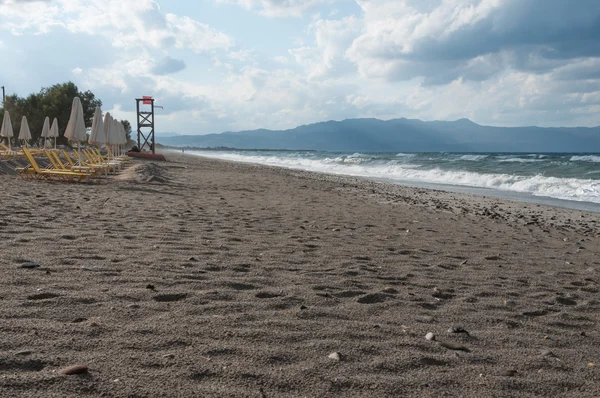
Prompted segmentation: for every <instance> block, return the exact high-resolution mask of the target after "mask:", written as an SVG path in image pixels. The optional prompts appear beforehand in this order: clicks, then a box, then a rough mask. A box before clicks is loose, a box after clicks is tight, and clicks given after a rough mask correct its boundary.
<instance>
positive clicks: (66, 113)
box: [0, 82, 102, 144]
mask: <svg viewBox="0 0 600 398" xmlns="http://www.w3.org/2000/svg"><path fill="white" fill-rule="evenodd" d="M75 97H79V98H80V99H81V105H82V106H83V116H84V118H85V125H86V126H91V125H92V119H93V118H94V111H95V110H96V107H97V106H102V101H101V100H100V99H98V98H96V96H95V95H94V93H92V92H91V91H89V90H88V91H85V92H81V91H79V89H78V88H77V86H76V85H75V84H74V83H73V82H67V83H63V84H55V85H53V86H51V87H46V88H43V89H42V90H41V91H40V92H39V93H37V94H35V93H34V94H30V95H29V96H27V97H25V98H20V97H19V96H17V95H16V94H13V95H9V96H8V97H6V102H5V104H4V106H3V108H2V112H1V113H2V114H4V110H5V109H6V110H7V111H9V112H10V118H11V120H12V123H13V129H14V131H15V135H18V132H19V129H20V128H21V118H22V117H23V115H25V116H27V121H28V122H29V127H30V129H31V136H32V138H33V140H34V141H36V140H38V139H39V138H40V136H41V134H42V127H43V125H44V119H45V118H46V116H47V117H49V118H50V121H51V122H52V121H53V120H54V118H56V119H58V127H59V140H58V142H59V143H63V144H65V143H66V139H65V138H64V134H65V130H66V128H67V124H68V122H69V118H70V116H71V106H72V104H73V98H75ZM2 118H3V116H2ZM1 120H2V119H0V123H1Z"/></svg>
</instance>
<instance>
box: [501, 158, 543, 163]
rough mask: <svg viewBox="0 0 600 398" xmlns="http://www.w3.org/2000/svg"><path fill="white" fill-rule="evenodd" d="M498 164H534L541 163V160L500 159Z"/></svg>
mask: <svg viewBox="0 0 600 398" xmlns="http://www.w3.org/2000/svg"><path fill="white" fill-rule="evenodd" d="M498 161H499V162H504V163H535V162H543V160H542V159H523V158H506V159H500V160H498Z"/></svg>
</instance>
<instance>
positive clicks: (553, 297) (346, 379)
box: [0, 156, 600, 398]
mask: <svg viewBox="0 0 600 398" xmlns="http://www.w3.org/2000/svg"><path fill="white" fill-rule="evenodd" d="M167 159H168V160H169V161H167V162H150V161H140V160H134V161H133V162H132V163H133V164H132V166H131V167H129V168H128V169H127V170H126V172H124V173H122V174H121V175H119V176H117V177H108V178H105V179H99V180H97V181H95V182H94V183H93V184H73V185H71V184H69V185H66V184H56V183H49V182H43V181H22V180H17V179H16V178H14V177H9V176H0V180H1V182H2V184H3V187H4V188H5V189H4V190H2V191H0V202H1V203H3V206H1V207H0V221H1V222H2V229H1V230H0V235H1V238H2V242H4V243H5V244H4V245H3V248H2V254H3V255H2V256H0V273H1V274H2V278H0V319H2V321H3V323H2V332H3V344H2V345H1V346H0V363H1V364H3V365H2V366H1V367H0V391H2V392H3V393H4V395H6V396H24V397H29V396H31V397H35V396H39V395H40V394H42V395H44V396H45V397H50V398H52V397H64V396H78V397H96V396H105V397H122V396H157V395H161V396H173V395H180V396H202V397H209V398H211V397H215V398H216V397H248V396H257V397H261V396H263V397H264V396H266V397H282V398H292V397H294V398H295V397H299V396H303V397H319V398H320V397H324V398H329V397H331V398H333V397H357V398H358V397H360V398H363V397H364V398H368V397H373V396H377V397H397V396H403V397H423V396H426V397H427V396H431V397H438V396H462V397H478V398H479V397H487V396H507V397H508V396H528V397H529V396H573V397H575V396H578V397H580V396H599V395H600V374H599V373H598V367H597V365H598V364H600V346H599V345H598V344H597V343H598V341H600V328H599V326H600V302H599V301H598V294H599V293H600V257H599V254H600V236H598V227H599V226H600V216H598V215H597V214H595V213H587V212H580V211H574V210H568V209H557V208H551V207H546V206H541V205H539V206H538V205H527V204H522V203H516V202H508V201H502V200H496V199H490V198H482V197H478V196H475V195H462V194H455V193H449V192H444V191H434V190H428V189H420V188H410V187H404V186H396V185H391V184H384V183H379V182H374V181H369V180H364V179H361V178H352V177H341V176H336V175H329V174H318V173H312V172H303V171H299V170H290V169H283V168H279V167H270V166H263V165H257V164H242V163H236V162H228V161H221V160H215V159H209V158H202V157H196V156H184V157H181V156H180V157H177V156H168V157H167ZM32 192H35V194H33V195H32V194H31V193H32ZM22 196H23V197H24V196H26V197H27V200H25V201H16V200H15V198H18V197H22ZM30 264H34V265H36V267H33V268H32V267H31V266H30ZM429 333H432V334H433V335H434V337H433V338H432V339H426V338H425V336H426V335H428V334H429ZM430 337H431V336H430ZM334 354H335V355H334ZM77 364H83V365H87V367H88V372H87V374H85V375H74V376H65V375H61V374H60V373H59V372H60V370H61V369H65V368H67V367H69V366H72V365H77Z"/></svg>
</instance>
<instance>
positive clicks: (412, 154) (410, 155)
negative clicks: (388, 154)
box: [396, 152, 417, 158]
mask: <svg viewBox="0 0 600 398" xmlns="http://www.w3.org/2000/svg"><path fill="white" fill-rule="evenodd" d="M396 156H397V157H399V158H414V157H415V156H417V154H416V153H402V152H400V153H399V154H397V155H396Z"/></svg>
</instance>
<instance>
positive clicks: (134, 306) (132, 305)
mask: <svg viewBox="0 0 600 398" xmlns="http://www.w3.org/2000/svg"><path fill="white" fill-rule="evenodd" d="M127 308H131V309H137V308H140V305H139V304H129V305H128V306H127Z"/></svg>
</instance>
